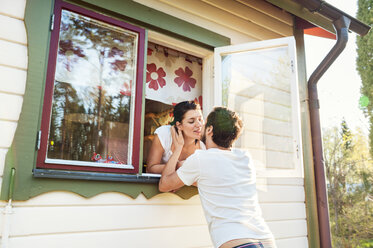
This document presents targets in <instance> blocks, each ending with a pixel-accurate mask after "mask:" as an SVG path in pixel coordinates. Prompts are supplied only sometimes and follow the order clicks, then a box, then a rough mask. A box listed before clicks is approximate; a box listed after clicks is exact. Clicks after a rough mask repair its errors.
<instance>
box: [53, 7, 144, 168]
mask: <svg viewBox="0 0 373 248" xmlns="http://www.w3.org/2000/svg"><path fill="white" fill-rule="evenodd" d="M137 41H138V34H137V33H135V32H131V31H128V30H125V29H123V28H120V27H117V26H114V25H110V24H107V23H105V22H101V21H98V20H95V19H92V18H89V17H86V16H83V15H80V14H77V13H74V12H71V11H68V10H62V14H61V25H60V33H59V41H58V53H57V63H56V71H55V77H54V90H53V103H52V110H51V122H50V128H49V138H48V149H47V158H46V163H56V164H58V163H63V164H69V163H71V164H72V165H80V166H84V165H87V166H99V167H114V168H121V165H126V164H131V154H132V151H131V147H132V146H131V145H129V144H132V141H131V139H132V126H131V123H132V121H131V120H133V114H134V113H133V112H134V110H133V105H134V104H133V99H134V93H133V91H132V90H131V89H133V88H134V87H135V83H136V82H135V81H136V75H135V73H136V63H137V62H136V51H137Z"/></svg>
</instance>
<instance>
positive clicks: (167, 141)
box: [154, 125, 172, 150]
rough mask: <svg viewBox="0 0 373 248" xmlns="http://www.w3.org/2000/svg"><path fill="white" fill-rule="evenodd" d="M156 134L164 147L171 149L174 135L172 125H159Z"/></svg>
mask: <svg viewBox="0 0 373 248" xmlns="http://www.w3.org/2000/svg"><path fill="white" fill-rule="evenodd" d="M154 134H156V135H158V139H159V141H160V142H161V144H162V146H163V149H164V150H168V149H171V144H172V136H171V126H170V125H165V126H160V127H158V128H157V129H156V130H155V132H154Z"/></svg>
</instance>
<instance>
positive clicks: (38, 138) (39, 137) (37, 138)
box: [36, 130, 41, 150]
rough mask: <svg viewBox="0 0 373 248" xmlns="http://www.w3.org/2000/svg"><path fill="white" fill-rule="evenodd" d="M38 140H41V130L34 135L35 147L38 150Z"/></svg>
mask: <svg viewBox="0 0 373 248" xmlns="http://www.w3.org/2000/svg"><path fill="white" fill-rule="evenodd" d="M40 141H41V130H39V131H38V134H37V136H36V149H37V150H40Z"/></svg>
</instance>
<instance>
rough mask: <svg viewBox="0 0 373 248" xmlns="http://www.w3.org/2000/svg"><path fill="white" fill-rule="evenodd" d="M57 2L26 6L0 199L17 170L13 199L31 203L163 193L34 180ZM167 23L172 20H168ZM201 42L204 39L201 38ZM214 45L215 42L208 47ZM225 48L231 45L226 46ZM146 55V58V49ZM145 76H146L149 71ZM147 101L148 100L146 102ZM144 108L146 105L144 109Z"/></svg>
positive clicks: (36, 0)
mask: <svg viewBox="0 0 373 248" xmlns="http://www.w3.org/2000/svg"><path fill="white" fill-rule="evenodd" d="M106 2H113V0H106ZM117 2H118V1H117ZM53 3H54V1H53V0H32V1H27V3H26V12H25V25H26V31H27V39H28V70H27V82H26V90H25V95H24V98H23V106H22V111H21V115H20V118H19V122H18V126H17V130H16V133H15V136H14V140H13V143H12V146H11V147H10V149H9V151H8V153H7V155H6V159H5V167H4V174H3V175H4V176H3V180H2V187H1V195H0V200H8V199H9V189H10V178H11V176H10V175H11V170H12V168H15V169H16V171H17V173H16V174H15V178H14V191H13V200H19V201H20V200H28V199H30V198H32V197H35V196H37V195H40V194H42V193H46V192H51V191H69V192H74V193H76V194H78V195H81V196H83V197H92V196H95V195H97V194H100V193H103V192H120V193H123V194H126V195H129V196H131V197H133V198H135V197H137V196H138V195H139V194H140V193H143V194H144V195H145V196H146V197H147V198H151V197H153V196H155V195H157V194H159V193H160V192H159V191H158V185H157V184H147V183H128V182H126V183H124V182H107V181H86V180H72V179H48V178H35V177H33V175H32V170H33V169H34V166H35V164H36V154H37V151H36V149H35V146H36V134H37V132H38V130H39V128H40V121H41V115H42V109H43V99H44V89H45V77H46V72H47V67H48V54H49V44H50V32H49V24H50V17H51V15H52V13H53ZM143 14H144V13H143ZM164 20H170V19H167V18H166V19H164ZM179 22H180V20H179ZM172 25H175V27H174V28H175V29H178V30H179V32H180V33H184V32H183V30H184V28H185V27H188V25H189V24H187V25H186V26H184V25H180V26H179V27H178V26H176V24H175V23H173V24H172ZM188 32H190V29H188V28H187V29H186V30H185V33H186V34H188ZM210 34H211V32H208V33H206V36H209V35H210ZM199 35H201V37H203V36H204V34H199ZM221 37H222V36H221ZM201 40H204V39H202V38H201V39H200V41H201ZM206 40H208V39H206ZM225 42H227V41H225ZM210 45H211V43H209V45H208V46H210ZM225 45H227V44H226V43H225ZM144 56H146V50H145V54H144ZM144 73H146V70H145V71H144ZM145 78H146V77H144V82H143V83H144V85H145ZM144 95H145V94H144ZM144 101H145V99H143V102H144ZM144 106H145V105H144V104H143V108H144ZM143 113H144V111H143ZM141 122H142V125H143V122H144V116H142V121H141ZM141 143H143V134H142V135H141ZM142 152H143V151H142V145H141V149H140V153H141V154H142ZM141 158H142V157H141ZM140 164H142V159H140ZM197 193H198V191H197V188H195V187H183V188H182V189H180V190H179V191H178V192H177V193H176V194H177V195H179V196H180V197H181V198H183V199H188V198H190V197H192V196H193V195H195V194H197Z"/></svg>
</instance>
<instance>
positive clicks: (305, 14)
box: [266, 0, 335, 34]
mask: <svg viewBox="0 0 373 248" xmlns="http://www.w3.org/2000/svg"><path fill="white" fill-rule="evenodd" d="M266 1H267V2H270V3H272V4H273V5H275V6H277V7H280V8H281V9H283V10H286V11H287V12H289V13H291V14H293V15H296V16H298V17H300V18H302V19H304V20H307V21H308V22H310V23H312V24H315V25H316V26H319V27H322V28H324V29H326V30H328V31H329V32H331V33H333V34H335V29H334V27H333V23H332V22H331V21H330V20H329V19H327V18H325V17H323V16H321V15H318V14H314V13H311V12H310V11H309V10H308V9H306V8H304V7H303V6H302V5H300V4H298V3H296V1H293V0H266Z"/></svg>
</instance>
